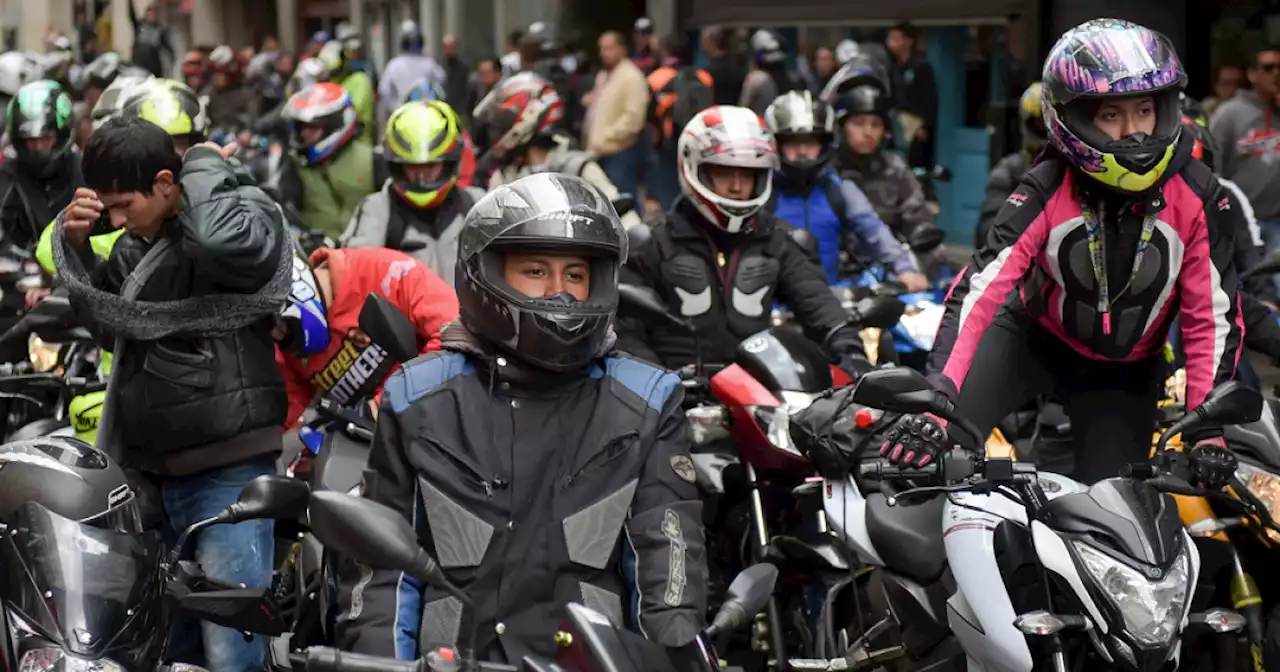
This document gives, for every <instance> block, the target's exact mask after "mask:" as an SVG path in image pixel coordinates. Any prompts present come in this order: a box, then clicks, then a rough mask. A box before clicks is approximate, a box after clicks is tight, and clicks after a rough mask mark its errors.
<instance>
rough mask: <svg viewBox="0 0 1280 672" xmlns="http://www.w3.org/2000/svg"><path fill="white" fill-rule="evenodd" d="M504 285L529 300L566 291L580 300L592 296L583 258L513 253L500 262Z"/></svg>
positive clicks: (588, 275) (586, 266)
mask: <svg viewBox="0 0 1280 672" xmlns="http://www.w3.org/2000/svg"><path fill="white" fill-rule="evenodd" d="M502 274H503V278H504V279H505V280H506V281H507V284H508V285H509V286H510V287H511V288H512V289H514V290H516V291H517V292H520V293H521V294H524V295H525V296H527V297H529V298H531V299H542V298H548V297H552V296H555V295H556V294H559V293H560V292H568V293H569V294H571V295H573V298H575V299H577V300H579V301H586V300H587V297H588V296H590V295H591V265H590V264H588V263H587V260H586V258H585V257H579V256H574V255H562V254H540V253H538V254H532V253H531V254H525V253H521V252H512V253H509V254H507V255H506V256H504V257H503V259H502Z"/></svg>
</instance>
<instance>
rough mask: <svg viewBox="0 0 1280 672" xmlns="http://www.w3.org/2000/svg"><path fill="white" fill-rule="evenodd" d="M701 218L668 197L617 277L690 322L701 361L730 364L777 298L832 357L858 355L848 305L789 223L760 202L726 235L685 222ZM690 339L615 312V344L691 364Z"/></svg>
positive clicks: (764, 325)
mask: <svg viewBox="0 0 1280 672" xmlns="http://www.w3.org/2000/svg"><path fill="white" fill-rule="evenodd" d="M701 219H702V215H701V214H699V213H698V212H697V210H695V209H694V208H693V206H691V205H690V204H689V203H688V202H687V201H686V200H684V199H683V198H681V199H679V200H677V201H676V205H675V206H674V208H673V209H672V210H671V211H669V212H667V213H666V214H665V215H664V217H663V218H662V219H661V220H658V221H656V222H654V223H652V224H650V225H649V236H648V239H647V241H645V242H641V243H639V244H636V245H635V246H634V249H632V250H631V251H630V253H629V254H628V257H627V264H626V266H625V267H624V268H623V273H622V281H623V282H628V283H632V284H636V285H641V286H644V287H650V288H653V289H654V290H655V291H657V292H658V295H659V296H660V297H661V298H662V299H663V300H664V301H665V302H666V303H667V305H668V306H669V307H670V308H671V310H672V311H673V312H674V313H675V314H677V315H683V316H684V317H686V318H688V319H690V320H692V321H693V324H694V326H695V328H697V330H698V334H699V337H698V340H699V341H700V342H701V346H702V353H701V354H702V360H703V361H704V362H706V363H716V364H728V363H730V362H732V361H733V358H734V354H735V353H736V351H737V348H738V344H739V343H741V342H742V341H743V340H745V339H747V338H748V337H749V336H751V335H752V334H756V333H759V332H761V331H764V330H765V329H768V328H769V327H771V326H772V325H773V322H772V317H773V316H772V311H773V304H774V302H775V301H778V302H781V303H784V304H786V305H787V306H788V307H789V308H790V309H791V310H792V312H793V313H795V315H796V317H797V318H798V320H799V322H800V323H801V326H803V327H804V330H805V334H806V335H807V336H808V337H809V338H810V339H812V340H813V341H814V342H815V343H821V344H823V345H824V346H826V348H827V351H828V353H829V354H830V355H831V356H832V357H833V358H834V359H836V360H840V359H842V358H845V359H847V358H850V357H855V358H859V359H860V360H862V361H863V362H865V359H866V356H865V354H864V353H863V351H862V341H861V340H860V339H859V337H858V334H857V331H856V329H854V328H853V327H851V326H849V325H848V324H847V323H848V319H849V315H848V313H847V312H846V311H845V309H844V308H843V307H842V306H841V305H840V302H839V301H838V300H837V299H836V298H835V295H833V294H832V293H831V290H830V289H829V288H828V285H827V276H826V273H825V272H824V271H823V270H822V267H821V266H819V265H817V263H815V262H814V260H813V259H811V258H810V257H809V256H808V254H807V253H806V252H805V251H804V250H803V249H802V248H801V247H800V246H799V245H797V244H796V243H795V242H794V241H793V240H792V239H791V237H790V236H789V235H788V233H789V232H790V230H791V229H792V227H791V225H790V224H787V223H786V222H784V221H782V220H780V219H778V218H777V217H774V216H773V215H772V214H769V213H768V212H765V211H763V210H762V211H760V212H759V213H757V214H756V216H755V226H754V229H753V230H752V231H751V232H744V233H741V234H738V235H736V236H729V235H728V234H725V233H724V232H722V231H716V232H715V233H712V232H711V226H710V225H703V224H701V223H699V224H695V223H694V222H700V220H701ZM633 231H634V230H633ZM632 235H633V239H634V236H635V234H634V233H633V234H632ZM695 343H696V342H695V340H694V337H693V335H692V334H690V333H689V332H687V331H685V330H683V329H681V328H679V327H677V326H674V325H670V324H667V323H655V322H654V321H653V320H652V319H648V320H646V319H640V318H637V317H635V316H627V317H626V318H621V319H619V320H618V348H619V349H620V350H623V351H625V352H629V353H631V354H633V355H635V356H637V357H640V358H642V359H647V360H649V361H651V362H657V363H660V364H662V365H663V366H666V367H669V368H673V369H678V368H680V367H682V366H686V365H688V364H692V363H694V361H695V360H696V359H697V354H698V352H697V349H696V345H695Z"/></svg>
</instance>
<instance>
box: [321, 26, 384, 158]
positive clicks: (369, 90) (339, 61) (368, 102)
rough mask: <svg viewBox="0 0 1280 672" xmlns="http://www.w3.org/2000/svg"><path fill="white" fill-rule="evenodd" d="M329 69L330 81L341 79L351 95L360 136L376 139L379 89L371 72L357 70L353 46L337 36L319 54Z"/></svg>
mask: <svg viewBox="0 0 1280 672" xmlns="http://www.w3.org/2000/svg"><path fill="white" fill-rule="evenodd" d="M316 58H318V59H320V62H321V63H324V67H325V68H326V69H328V71H329V75H328V81H330V82H337V83H339V84H341V85H342V88H344V89H346V91H347V93H348V94H350V96H351V104H352V106H353V107H354V109H355V111H356V119H357V120H359V121H360V124H361V127H360V138H361V139H362V140H365V141H367V142H370V143H372V142H373V124H374V117H373V115H374V108H376V107H377V104H378V100H377V97H378V96H377V90H376V89H375V88H374V86H373V79H372V78H370V77H369V73H367V72H365V71H363V70H357V69H356V68H355V66H354V63H353V59H354V58H355V54H354V53H353V48H352V47H351V46H350V45H349V44H346V43H344V42H342V41H340V40H333V41H331V42H329V43H328V44H326V45H324V47H322V48H321V49H320V53H319V54H318V55H317V56H316Z"/></svg>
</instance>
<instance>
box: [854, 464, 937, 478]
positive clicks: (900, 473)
mask: <svg viewBox="0 0 1280 672" xmlns="http://www.w3.org/2000/svg"><path fill="white" fill-rule="evenodd" d="M858 474H859V475H860V476H862V477H863V478H870V479H882V480H883V479H886V478H887V479H908V478H932V477H934V476H937V475H938V464H937V463H936V462H935V463H934V464H931V465H929V466H927V467H919V468H916V467H907V468H905V469H904V468H902V467H898V466H895V465H893V464H891V463H890V462H889V461H888V460H873V461H870V462H863V463H862V464H860V465H858Z"/></svg>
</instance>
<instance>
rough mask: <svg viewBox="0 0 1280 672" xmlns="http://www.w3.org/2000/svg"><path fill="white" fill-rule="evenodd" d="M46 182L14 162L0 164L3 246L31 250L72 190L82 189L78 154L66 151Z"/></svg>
mask: <svg viewBox="0 0 1280 672" xmlns="http://www.w3.org/2000/svg"><path fill="white" fill-rule="evenodd" d="M57 161H58V165H57V166H56V167H55V168H54V169H53V172H52V173H51V174H50V175H49V177H48V178H46V179H39V178H36V177H33V176H32V175H31V174H30V172H28V171H27V170H25V169H24V168H23V167H22V164H21V163H19V162H18V161H16V160H11V161H5V162H4V163H0V184H3V185H4V187H3V195H2V196H0V231H2V232H3V236H4V237H3V244H4V245H5V246H9V245H12V246H14V247H17V248H20V249H23V250H32V249H35V246H36V242H37V241H38V240H40V233H41V232H43V231H44V227H45V226H46V225H48V223H49V222H51V221H53V218H54V217H55V216H57V214H58V213H59V212H62V209H63V208H65V207H67V204H69V203H70V202H71V198H72V197H73V196H75V193H76V189H77V188H78V187H81V186H84V177H83V176H82V175H81V173H80V154H78V153H76V152H74V151H73V152H68V153H67V154H65V155H63V156H62V157H60V158H59V159H58V160H57Z"/></svg>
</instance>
